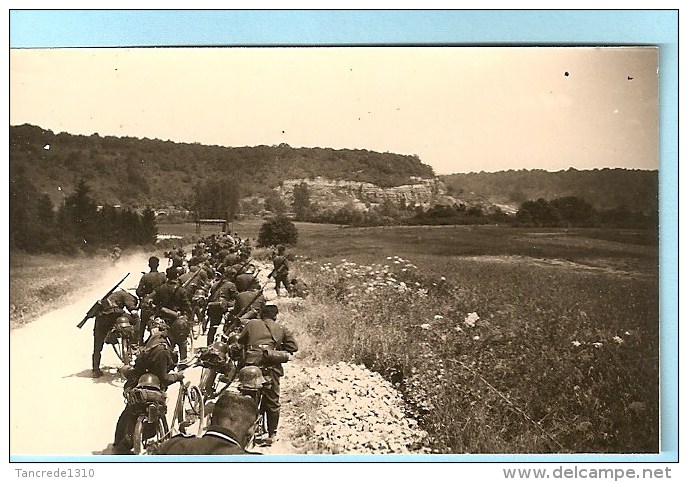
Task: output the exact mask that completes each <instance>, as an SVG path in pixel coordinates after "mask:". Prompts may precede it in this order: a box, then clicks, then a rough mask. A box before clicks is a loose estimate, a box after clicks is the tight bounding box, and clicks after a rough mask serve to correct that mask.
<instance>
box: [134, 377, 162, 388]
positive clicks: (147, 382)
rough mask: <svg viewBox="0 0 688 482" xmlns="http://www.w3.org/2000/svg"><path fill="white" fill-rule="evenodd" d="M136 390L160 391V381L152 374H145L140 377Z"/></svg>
mask: <svg viewBox="0 0 688 482" xmlns="http://www.w3.org/2000/svg"><path fill="white" fill-rule="evenodd" d="M136 388H152V389H153V390H160V380H159V379H158V377H156V376H155V375H153V374H152V373H144V374H143V375H141V376H140V377H139V381H138V382H137V383H136Z"/></svg>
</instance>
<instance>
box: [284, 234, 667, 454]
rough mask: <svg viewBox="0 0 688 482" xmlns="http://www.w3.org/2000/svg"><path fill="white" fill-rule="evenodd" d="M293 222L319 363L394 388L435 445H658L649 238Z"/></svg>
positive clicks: (547, 449)
mask: <svg viewBox="0 0 688 482" xmlns="http://www.w3.org/2000/svg"><path fill="white" fill-rule="evenodd" d="M299 228H300V241H299V244H298V246H296V247H295V248H294V250H293V251H294V253H296V254H297V255H298V256H299V258H298V259H300V260H301V261H300V262H297V263H295V268H294V273H293V274H294V275H297V276H301V277H303V278H304V279H307V280H308V282H309V283H310V285H311V286H312V289H313V296H312V300H311V303H310V308H309V309H306V310H305V311H304V312H303V316H302V317H301V319H300V320H299V319H298V318H295V320H296V321H297V322H298V323H300V324H302V325H303V326H302V327H300V329H302V330H304V331H307V332H308V333H309V335H310V336H311V337H312V338H314V339H315V340H317V341H318V344H317V346H318V348H317V351H318V353H317V354H316V356H317V357H319V358H321V359H322V360H329V361H338V360H346V361H352V362H356V363H364V364H365V365H366V366H368V367H370V368H372V369H374V370H376V371H378V372H380V373H382V374H383V375H385V376H386V377H387V378H388V379H390V380H391V381H393V382H395V383H396V384H397V386H398V387H399V389H400V390H402V391H403V393H404V395H405V398H406V401H407V403H408V404H409V411H410V412H412V414H413V415H415V416H416V417H417V418H418V420H419V421H420V423H421V426H422V427H423V428H424V429H425V430H427V431H428V432H429V433H430V434H431V440H430V444H431V446H432V447H433V449H434V450H435V451H437V452H442V453H553V452H556V453H582V452H591V453H643V452H656V451H658V448H659V445H658V437H659V415H658V413H659V406H658V403H659V401H658V400H659V382H658V381H659V361H658V353H659V320H658V295H659V288H658V274H657V273H658V270H657V263H658V255H657V252H658V250H657V237H656V233H655V235H654V236H653V234H652V233H645V232H638V231H624V230H607V231H605V230H599V229H597V230H586V229H569V230H552V229H549V230H537V229H518V228H500V227H463V226H452V227H438V228H427V227H393V228H359V229H351V228H341V229H340V228H336V227H332V226H330V227H328V228H327V229H323V230H321V231H318V229H317V228H315V227H313V226H306V229H305V230H303V231H309V232H308V235H303V234H301V226H299Z"/></svg>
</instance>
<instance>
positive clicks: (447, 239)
mask: <svg viewBox="0 0 688 482" xmlns="http://www.w3.org/2000/svg"><path fill="white" fill-rule="evenodd" d="M9 59H10V64H9V69H10V70H9V86H10V105H9V107H10V112H9V114H10V128H9V192H10V205H9V246H10V249H9V259H10V270H9V271H10V276H9V279H10V296H9V298H10V300H9V301H10V324H11V329H10V334H9V339H10V384H9V390H10V393H9V399H10V420H9V426H10V429H9V432H10V455H13V456H19V455H21V456H53V455H69V456H83V455H102V456H107V455H128V454H130V455H220V454H267V455H278V454H279V455H294V456H317V455H321V454H326V455H345V454H346V455H351V454H355V455H369V454H372V455H386V454H411V455H413V454H656V453H659V452H660V448H661V447H660V397H659V393H660V383H659V382H660V378H659V371H660V361H659V348H660V343H659V253H658V245H659V234H658V229H659V228H658V224H659V223H658V212H659V205H658V189H659V178H658V175H659V139H660V132H659V102H658V72H659V48H657V47H655V46H648V45H643V46H628V45H624V46H605V47H591V46H582V47H542V46H533V47H527V46H495V47H492V46H458V45H457V46H321V47H258V46H255V47H252V46H244V47H213V48H211V47H203V48H133V47H132V48H13V49H11V51H10V54H9ZM27 369H29V371H30V372H31V374H32V376H31V377H28V376H27ZM46 398H49V399H50V403H46ZM38 414H40V416H38ZM132 459H133V457H132Z"/></svg>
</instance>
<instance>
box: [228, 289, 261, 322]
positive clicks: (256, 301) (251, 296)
mask: <svg viewBox="0 0 688 482" xmlns="http://www.w3.org/2000/svg"><path fill="white" fill-rule="evenodd" d="M256 295H258V296H256ZM264 302H265V298H263V294H262V293H261V292H260V291H258V290H253V291H242V292H241V293H239V294H238V295H236V298H235V300H234V308H232V311H231V314H232V315H235V316H246V315H248V317H250V316H253V315H252V314H249V313H251V311H252V310H259V309H260V306H261V305H262V304H263V303H264ZM249 305H250V306H251V308H248V306H249ZM242 312H243V315H239V314H240V313H242Z"/></svg>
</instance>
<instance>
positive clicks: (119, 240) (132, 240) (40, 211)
mask: <svg viewBox="0 0 688 482" xmlns="http://www.w3.org/2000/svg"><path fill="white" fill-rule="evenodd" d="M16 174H17V175H15V176H13V177H12V178H11V179H10V249H21V250H24V251H27V252H31V253H38V252H51V253H69V254H73V253H75V252H77V251H78V250H82V251H86V252H92V251H95V250H96V249H102V248H108V249H109V248H113V247H114V246H115V245H116V244H119V245H120V246H121V247H127V246H136V245H149V244H154V243H155V242H156V239H157V234H158V228H157V226H156V221H155V212H153V210H152V209H150V208H146V209H144V210H143V212H142V213H141V214H139V213H137V212H136V211H133V210H131V209H122V208H117V207H115V206H112V205H107V204H105V205H98V204H97V202H96V201H95V200H94V199H93V197H92V195H91V190H90V187H89V186H88V184H87V183H86V182H85V181H84V180H83V179H82V180H80V181H79V182H78V183H77V185H76V189H75V191H74V192H73V193H71V194H69V195H67V194H66V193H64V197H63V203H62V205H61V206H59V208H58V209H57V210H55V207H54V205H53V203H52V201H51V200H50V197H49V196H48V195H47V194H45V193H41V192H40V191H39V190H38V189H37V188H36V187H35V186H34V185H33V184H32V183H31V182H30V181H29V180H28V179H27V177H26V176H25V175H22V172H21V170H19V171H18V172H17V173H16Z"/></svg>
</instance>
